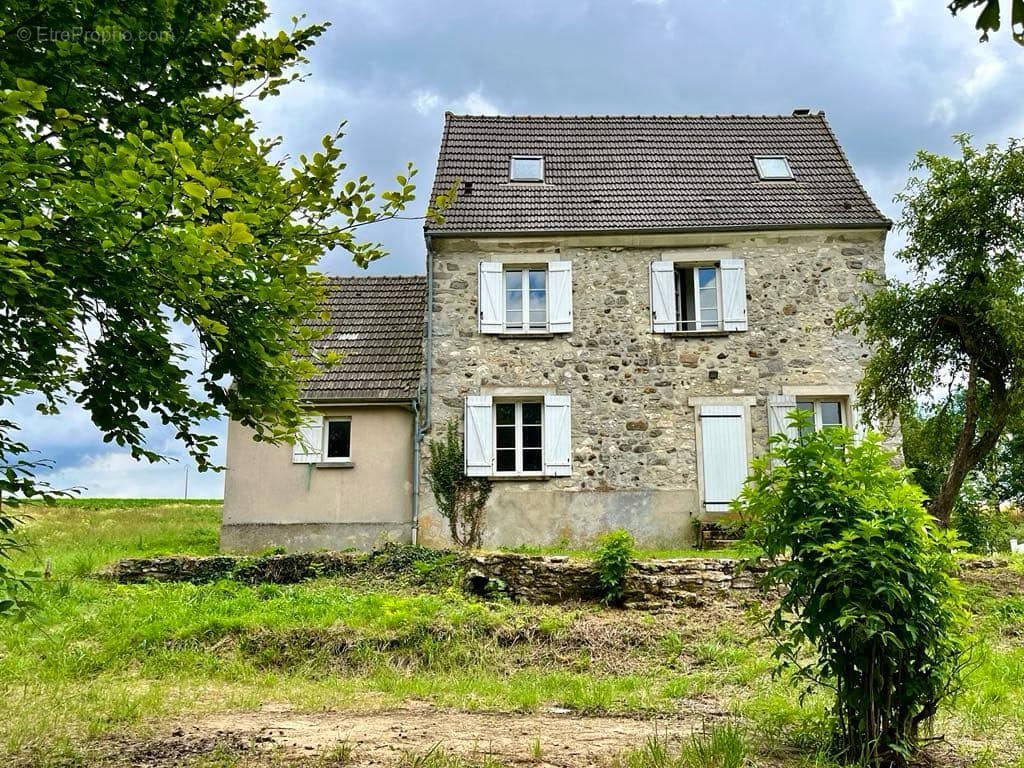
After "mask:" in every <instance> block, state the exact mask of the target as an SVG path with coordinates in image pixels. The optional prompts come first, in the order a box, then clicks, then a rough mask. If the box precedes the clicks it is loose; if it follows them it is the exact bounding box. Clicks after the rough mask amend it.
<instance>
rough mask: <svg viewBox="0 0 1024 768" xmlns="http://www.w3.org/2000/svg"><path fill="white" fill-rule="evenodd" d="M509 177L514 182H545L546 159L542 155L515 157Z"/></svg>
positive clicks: (513, 157) (510, 164)
mask: <svg viewBox="0 0 1024 768" xmlns="http://www.w3.org/2000/svg"><path fill="white" fill-rule="evenodd" d="M508 176H509V178H510V179H511V180H512V181H544V158H543V157H541V156H540V155H513V156H512V159H511V161H510V162H509V171H508Z"/></svg>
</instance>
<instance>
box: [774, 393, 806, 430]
mask: <svg viewBox="0 0 1024 768" xmlns="http://www.w3.org/2000/svg"><path fill="white" fill-rule="evenodd" d="M794 410H796V395H768V434H769V435H777V434H779V433H780V432H781V433H782V434H784V435H785V436H786V437H788V438H790V439H793V438H795V437H797V436H798V435H799V434H800V430H799V429H797V428H796V427H794V426H793V425H792V424H790V423H789V412H790V411H794Z"/></svg>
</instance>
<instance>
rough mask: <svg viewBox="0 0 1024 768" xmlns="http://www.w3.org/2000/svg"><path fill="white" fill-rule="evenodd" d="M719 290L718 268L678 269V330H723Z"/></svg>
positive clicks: (676, 269) (694, 267)
mask: <svg viewBox="0 0 1024 768" xmlns="http://www.w3.org/2000/svg"><path fill="white" fill-rule="evenodd" d="M720 289H721V279H720V277H719V267H718V265H706V266H692V267H691V266H686V267H682V266H676V268H675V300H676V317H675V321H676V329H677V330H679V331H698V330H716V331H718V330H722V323H721V313H720V312H719V307H720V306H721V303H722V302H721V296H720V295H719V292H720Z"/></svg>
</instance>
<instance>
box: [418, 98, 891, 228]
mask: <svg viewBox="0 0 1024 768" xmlns="http://www.w3.org/2000/svg"><path fill="white" fill-rule="evenodd" d="M512 155H543V156H544V166H545V179H544V181H543V182H541V183H536V182H534V183H530V182H519V183H516V182H511V181H509V178H508V175H509V159H510V158H511V156H512ZM754 155H785V156H786V157H787V158H788V159H789V163H790V167H791V168H792V170H793V175H794V180H793V181H762V180H760V179H759V178H758V175H757V171H756V169H755V167H754V162H753V156H754ZM456 179H461V180H462V181H463V182H472V194H466V192H465V189H464V185H463V187H462V188H460V190H459V195H458V197H457V199H456V201H455V203H454V204H453V205H452V206H451V208H449V209H448V210H447V211H446V212H445V214H444V215H445V222H444V224H442V225H434V224H428V225H427V228H426V229H427V232H428V233H429V234H431V235H445V234H454V233H460V232H481V233H483V232H496V233H497V232H501V233H504V232H510V233H514V232H556V231H557V232H572V231H586V232H601V231H613V230H630V231H643V230H656V231H685V230H708V229H757V228H776V227H785V228H791V227H857V226H861V227H863V226H877V227H888V226H889V225H890V223H891V222H890V221H889V220H888V219H887V218H886V217H885V216H884V215H883V214H882V213H881V212H880V211H879V210H878V208H877V207H876V206H875V204H874V203H873V202H872V201H871V199H870V198H869V197H868V195H867V193H866V192H865V190H864V188H863V187H862V186H861V184H860V182H859V181H858V180H857V177H856V176H855V175H854V173H853V169H852V168H851V167H850V164H849V162H848V161H847V159H846V156H845V155H844V153H843V150H842V148H841V147H840V146H839V143H838V142H837V141H836V138H835V136H834V134H833V133H832V130H831V128H830V127H829V125H828V123H827V122H826V120H825V116H824V114H823V113H818V114H795V115H766V116H736V115H726V116H692V117H656V116H650V117H645V116H635V117H629V116H620V117H615V116H608V117H578V116H563V117H533V116H500V117H476V116H464V115H453V114H450V113H448V114H447V115H446V117H445V127H444V136H443V137H442V140H441V149H440V153H439V156H438V161H437V173H436V175H435V179H434V195H437V194H439V193H441V192H442V191H444V190H446V189H448V188H449V187H450V186H451V185H452V183H453V182H454V181H455V180H456Z"/></svg>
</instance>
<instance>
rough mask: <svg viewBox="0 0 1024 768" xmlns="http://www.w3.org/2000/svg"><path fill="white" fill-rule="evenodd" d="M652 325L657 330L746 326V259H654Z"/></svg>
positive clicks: (738, 328)
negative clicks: (696, 260)
mask: <svg viewBox="0 0 1024 768" xmlns="http://www.w3.org/2000/svg"><path fill="white" fill-rule="evenodd" d="M651 328H652V330H653V331H654V332H655V333H708V332H714V331H745V330H747V288H746V272H745V267H744V263H743V260H742V259H720V260H719V261H717V262H710V263H700V262H693V261H684V262H673V261H668V260H661V261H654V262H651Z"/></svg>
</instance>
